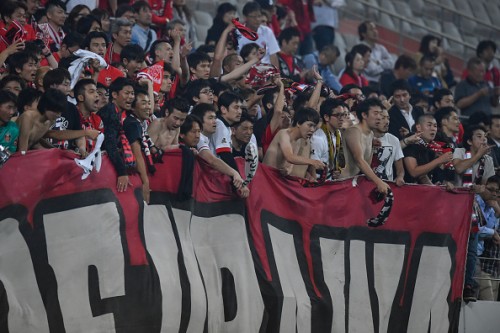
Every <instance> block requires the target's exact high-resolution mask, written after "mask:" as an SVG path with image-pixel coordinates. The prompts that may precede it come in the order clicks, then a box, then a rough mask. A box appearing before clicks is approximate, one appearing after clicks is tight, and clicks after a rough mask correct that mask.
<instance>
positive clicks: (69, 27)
mask: <svg viewBox="0 0 500 333" xmlns="http://www.w3.org/2000/svg"><path fill="white" fill-rule="evenodd" d="M85 8H86V9H87V10H88V11H89V14H90V8H89V7H88V6H86V5H81V4H80V5H76V6H75V7H73V9H71V11H70V12H69V14H68V17H67V18H66V21H65V22H64V30H65V31H67V32H69V31H75V30H76V23H77V22H76V18H77V17H79V13H80V12H81V11H82V10H83V9H85ZM64 11H66V9H64ZM82 18H83V17H81V18H80V20H81V19H82Z"/></svg>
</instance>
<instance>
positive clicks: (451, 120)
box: [441, 112, 460, 133]
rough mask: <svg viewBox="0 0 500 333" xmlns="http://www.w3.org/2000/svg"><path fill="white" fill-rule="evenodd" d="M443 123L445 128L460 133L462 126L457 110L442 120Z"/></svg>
mask: <svg viewBox="0 0 500 333" xmlns="http://www.w3.org/2000/svg"><path fill="white" fill-rule="evenodd" d="M441 124H442V125H443V127H444V128H446V129H448V131H450V132H452V133H458V132H459V128H460V119H459V118H458V114H457V113H456V112H451V113H450V115H449V116H448V119H443V120H441Z"/></svg>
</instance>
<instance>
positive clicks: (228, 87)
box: [0, 0, 500, 301]
mask: <svg viewBox="0 0 500 333" xmlns="http://www.w3.org/2000/svg"><path fill="white" fill-rule="evenodd" d="M186 1H189V0H173V1H169V0H166V1H156V0H149V1H131V3H130V4H129V3H128V2H127V3H124V4H120V1H118V5H117V3H116V1H115V2H113V1H110V2H109V3H108V2H107V1H101V2H102V3H100V4H99V7H98V8H89V7H87V6H85V5H81V4H80V5H76V6H74V7H73V8H72V9H71V10H70V11H69V13H67V8H66V5H65V3H64V2H62V1H58V0H50V1H48V2H46V3H44V4H43V5H44V6H43V7H39V3H38V1H36V0H25V1H11V0H8V1H3V2H2V5H1V14H2V21H1V23H0V66H1V69H0V70H1V79H0V145H1V146H3V148H4V149H6V150H7V151H8V152H9V153H10V154H21V155H26V152H27V151H28V150H32V149H50V148H58V149H66V150H72V151H75V152H76V153H77V154H79V155H80V156H81V157H82V158H85V157H86V156H87V155H88V153H89V152H90V151H92V149H93V148H94V146H95V142H96V138H97V137H98V135H99V134H100V133H104V136H105V138H104V143H103V146H102V148H103V150H104V151H105V152H106V153H107V156H108V158H109V159H110V161H111V163H112V165H113V166H114V168H115V170H116V174H117V180H116V184H117V190H118V191H119V192H122V191H126V190H127V186H128V185H129V180H128V177H129V175H130V174H131V173H138V174H139V175H140V179H141V180H142V184H143V195H144V199H145V201H146V202H148V201H149V192H150V189H149V178H148V174H154V172H155V164H156V163H158V162H161V160H162V155H163V152H164V151H166V150H169V149H179V148H180V149H182V152H183V161H184V159H185V161H186V163H184V162H183V166H184V167H186V168H188V167H189V165H192V163H189V161H192V160H194V157H195V156H197V157H199V158H202V159H203V160H205V161H206V162H207V163H208V164H210V165H211V166H212V167H213V168H215V169H217V170H218V171H220V172H222V173H224V174H226V175H228V176H230V177H231V178H232V184H233V187H234V191H235V192H236V193H237V194H238V195H239V196H241V197H242V198H245V197H247V196H248V195H249V189H248V188H247V187H246V186H244V185H243V179H242V177H241V176H240V174H239V171H238V167H237V164H236V162H235V158H237V157H244V156H245V149H246V146H247V145H249V144H250V143H252V144H254V145H255V146H256V147H258V151H259V159H260V161H261V162H262V163H264V164H266V165H269V166H271V167H274V168H276V169H278V170H279V171H280V172H281V173H282V174H283V175H284V176H294V177H297V178H300V179H303V180H305V181H307V182H310V183H314V182H318V180H320V179H323V180H324V179H325V177H326V179H327V180H337V179H343V178H347V177H352V176H356V175H358V174H361V173H362V174H364V175H366V176H367V177H368V178H369V179H370V180H371V181H373V182H374V183H375V185H376V187H377V190H378V192H379V193H380V194H382V195H386V194H387V193H388V191H390V188H389V186H388V184H387V181H394V182H395V184H396V185H397V186H403V185H404V184H405V183H419V184H429V185H444V186H446V187H447V189H449V190H452V189H453V188H454V187H457V186H468V187H470V188H471V190H472V191H474V192H475V193H476V194H475V202H474V214H473V217H472V224H471V233H470V241H469V250H468V260H467V273H466V281H465V289H464V299H465V300H467V301H470V300H474V299H475V296H476V295H477V294H478V293H479V296H480V298H481V299H488V300H497V299H498V281H496V282H495V281H494V278H498V263H499V262H498V261H495V260H487V259H488V258H492V259H498V258H500V255H499V253H500V247H499V244H500V236H499V234H498V230H499V225H498V218H497V216H500V205H499V202H498V200H499V198H497V194H498V193H499V191H500V190H499V186H500V178H499V176H498V175H497V170H498V168H499V166H500V115H495V114H492V107H494V106H497V105H498V102H499V96H500V71H499V69H498V68H496V67H495V66H494V56H495V52H496V44H495V42H494V41H490V40H484V41H481V42H480V43H479V45H478V46H477V56H476V57H474V58H471V59H470V60H469V61H468V62H467V67H466V70H465V71H464V74H463V78H462V80H459V81H460V82H458V83H457V80H456V79H455V77H454V76H453V73H452V72H451V70H450V66H449V64H448V62H447V60H446V58H445V56H444V53H443V50H442V48H441V47H440V39H439V38H438V37H435V36H431V35H428V36H425V37H424V38H423V39H422V41H421V46H420V49H419V51H418V52H417V53H415V54H412V53H411V52H408V53H405V54H401V55H399V56H395V55H393V54H391V53H389V52H388V51H387V49H386V47H384V45H383V44H381V43H380V41H379V39H378V31H377V26H376V23H375V22H371V21H365V22H362V23H361V24H360V25H359V28H358V32H359V40H360V43H359V44H358V45H355V46H354V47H353V48H352V49H351V50H344V51H346V55H345V64H346V66H345V68H344V69H343V70H342V71H341V73H335V72H334V70H333V65H334V64H335V62H336V61H337V58H338V57H339V56H340V54H341V52H340V50H339V49H338V48H337V47H336V46H335V44H334V41H335V29H336V28H337V25H338V12H337V8H338V7H339V6H342V5H343V4H344V3H345V2H344V1H336V0H317V1H314V5H313V6H312V9H313V10H312V11H310V10H309V9H310V8H309V7H307V6H304V5H303V2H302V1H293V0H286V1H280V4H279V5H275V4H273V2H272V1H269V0H259V1H249V2H247V3H246V4H245V5H244V7H243V10H242V14H243V16H242V17H241V18H240V20H235V18H236V17H237V9H236V7H234V6H233V5H232V4H230V3H223V4H220V5H219V7H218V9H217V15H216V16H215V17H214V20H213V26H212V27H211V28H210V29H209V30H208V33H207V38H206V41H205V44H203V45H200V44H202V42H203V41H198V40H197V33H196V24H195V22H194V21H193V20H192V14H191V12H190V10H189V8H188V7H187V4H186ZM314 16H315V17H316V20H313V19H312V18H313V17H314ZM255 33H256V34H255ZM195 45H199V46H198V47H197V48H196V49H194V46H195ZM460 116H462V119H463V120H464V119H465V118H464V117H463V116H467V117H468V119H467V124H466V125H467V126H465V125H462V124H461V121H460ZM478 256H480V257H481V259H479V260H478V259H477V257H478ZM474 276H476V277H477V276H480V277H482V278H481V279H474ZM492 278H493V280H492Z"/></svg>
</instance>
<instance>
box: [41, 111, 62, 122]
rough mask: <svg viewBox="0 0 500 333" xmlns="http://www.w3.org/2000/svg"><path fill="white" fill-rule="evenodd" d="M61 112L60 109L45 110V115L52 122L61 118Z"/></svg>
mask: <svg viewBox="0 0 500 333" xmlns="http://www.w3.org/2000/svg"><path fill="white" fill-rule="evenodd" d="M61 114H62V113H61V112H60V111H53V110H45V117H47V119H48V120H49V121H50V122H51V123H55V122H56V120H57V119H58V118H61Z"/></svg>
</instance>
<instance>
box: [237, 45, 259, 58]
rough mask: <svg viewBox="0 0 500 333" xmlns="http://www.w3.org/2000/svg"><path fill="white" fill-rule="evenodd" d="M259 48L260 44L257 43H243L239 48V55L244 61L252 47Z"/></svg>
mask: <svg viewBox="0 0 500 333" xmlns="http://www.w3.org/2000/svg"><path fill="white" fill-rule="evenodd" d="M259 48H260V45H259V44H257V43H248V44H245V45H243V47H242V48H241V50H240V56H241V57H242V58H243V60H244V61H245V62H246V61H247V58H248V56H249V55H250V53H252V50H254V49H257V50H258V49H259Z"/></svg>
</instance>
